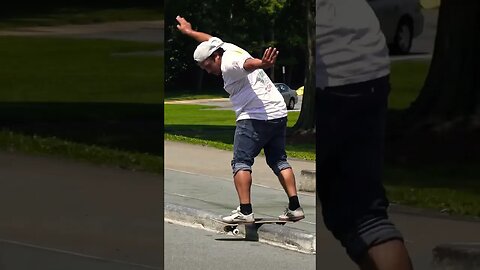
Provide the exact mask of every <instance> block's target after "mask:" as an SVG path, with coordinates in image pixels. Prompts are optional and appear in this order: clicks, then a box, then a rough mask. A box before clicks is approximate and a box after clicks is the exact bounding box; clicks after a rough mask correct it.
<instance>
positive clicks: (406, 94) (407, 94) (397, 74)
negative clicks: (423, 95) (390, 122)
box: [389, 60, 430, 109]
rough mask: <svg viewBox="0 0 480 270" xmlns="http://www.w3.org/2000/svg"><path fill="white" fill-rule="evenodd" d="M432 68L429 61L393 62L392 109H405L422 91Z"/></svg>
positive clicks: (391, 82)
mask: <svg viewBox="0 0 480 270" xmlns="http://www.w3.org/2000/svg"><path fill="white" fill-rule="evenodd" d="M429 67H430V61H429V60H403V61H393V62H392V65H391V75H390V84H391V88H392V89H391V92H390V98H389V108H390V109H405V108H407V107H408V106H409V105H410V103H412V101H414V100H415V99H416V98H417V96H418V93H419V92H420V89H422V87H423V84H424V82H425V78H426V77H427V73H428V69H429Z"/></svg>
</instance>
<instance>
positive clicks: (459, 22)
mask: <svg viewBox="0 0 480 270" xmlns="http://www.w3.org/2000/svg"><path fill="white" fill-rule="evenodd" d="M479 14H480V1H478V0H463V1H455V0H442V1H441V5H440V9H439V16H438V24H437V35H436V39H435V47H434V52H433V56H432V61H431V65H430V69H429V73H428V75H427V78H426V81H425V84H424V86H423V88H422V90H421V91H420V94H419V96H418V97H417V99H416V100H415V101H414V102H413V103H412V104H411V105H410V107H409V108H408V109H407V110H405V111H403V112H401V113H399V114H392V115H391V116H393V117H391V118H390V121H389V125H390V126H389V128H388V134H389V144H387V145H388V147H389V148H390V155H392V154H393V155H394V156H391V158H394V159H395V160H402V162H412V163H415V162H416V161H421V162H422V163H424V162H426V161H429V162H435V163H437V164H439V163H443V162H448V163H455V162H459V163H465V162H474V161H475V160H478V159H479V158H480V144H479V143H478V138H479V135H480V54H479V53H478V50H479V48H480V32H479V31H478V29H480V16H479ZM470 29H477V30H474V31H471V30H470ZM397 116H399V117H398V118H397ZM387 152H388V151H387Z"/></svg>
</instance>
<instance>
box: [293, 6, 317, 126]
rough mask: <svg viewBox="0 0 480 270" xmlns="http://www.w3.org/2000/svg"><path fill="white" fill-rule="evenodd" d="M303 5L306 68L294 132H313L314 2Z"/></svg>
mask: <svg viewBox="0 0 480 270" xmlns="http://www.w3.org/2000/svg"><path fill="white" fill-rule="evenodd" d="M301 2H302V4H303V7H304V12H305V17H306V18H307V19H306V23H305V28H306V31H305V32H306V33H307V42H306V48H305V57H306V59H307V61H306V68H305V84H304V93H303V100H302V109H301V111H300V116H299V118H298V121H297V123H295V126H294V130H295V133H313V132H314V128H315V91H316V90H315V68H316V67H315V2H314V1H310V0H303V1H301Z"/></svg>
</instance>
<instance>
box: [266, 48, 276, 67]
mask: <svg viewBox="0 0 480 270" xmlns="http://www.w3.org/2000/svg"><path fill="white" fill-rule="evenodd" d="M277 56H278V51H277V49H276V48H272V47H269V48H268V49H266V50H265V52H264V53H263V57H262V66H263V68H270V67H272V66H273V64H275V61H277Z"/></svg>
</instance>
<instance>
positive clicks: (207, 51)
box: [193, 37, 223, 63]
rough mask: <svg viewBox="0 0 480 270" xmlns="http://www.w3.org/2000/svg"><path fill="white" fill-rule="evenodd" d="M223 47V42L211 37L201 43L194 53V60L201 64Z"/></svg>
mask: <svg viewBox="0 0 480 270" xmlns="http://www.w3.org/2000/svg"><path fill="white" fill-rule="evenodd" d="M222 45H223V41H222V40H221V39H219V38H217V37H211V38H210V39H209V40H207V41H204V42H202V43H200V44H199V45H198V46H197V48H196V49H195V51H194V52H193V59H194V60H195V61H196V62H198V63H200V62H203V61H204V60H205V59H207V58H208V57H209V56H210V55H212V53H213V52H214V51H216V50H218V49H219V48H221V47H222Z"/></svg>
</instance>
